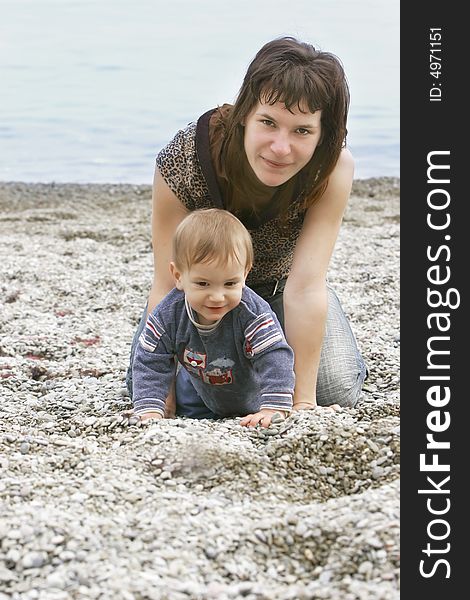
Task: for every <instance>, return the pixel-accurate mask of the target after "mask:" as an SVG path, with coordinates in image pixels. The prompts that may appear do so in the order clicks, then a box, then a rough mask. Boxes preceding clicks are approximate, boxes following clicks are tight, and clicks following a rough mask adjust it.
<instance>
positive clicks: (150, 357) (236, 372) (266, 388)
mask: <svg viewBox="0 0 470 600" xmlns="http://www.w3.org/2000/svg"><path fill="white" fill-rule="evenodd" d="M188 313H191V308H190V307H189V306H187V304H186V302H185V295H184V292H182V291H180V290H177V289H176V288H175V289H173V290H172V291H171V292H170V293H169V294H167V296H165V298H163V300H162V301H161V302H160V303H159V304H158V305H157V306H156V307H155V309H154V310H153V311H152V312H151V313H150V314H149V316H148V318H147V323H146V326H145V328H144V329H143V331H142V334H141V336H140V339H139V343H138V345H137V348H136V352H135V356H134V362H133V366H132V369H133V403H134V410H135V412H136V414H143V413H146V412H150V411H155V412H159V413H161V414H162V415H163V413H164V409H165V398H166V397H167V395H168V393H169V389H170V385H171V383H172V380H173V377H174V374H175V364H176V363H175V360H174V357H176V358H177V359H178V361H179V363H180V364H181V365H182V367H183V368H185V369H186V371H187V372H188V373H189V374H190V376H191V382H192V384H193V385H194V388H195V389H196V391H197V393H198V395H199V396H200V398H201V399H202V400H203V402H204V403H205V404H206V405H207V407H208V408H209V409H210V410H211V411H212V412H213V413H215V414H216V415H218V416H221V417H229V416H245V415H247V414H250V413H255V412H258V411H259V410H261V409H263V408H271V409H275V410H285V411H288V412H289V411H290V410H291V409H292V400H293V393H294V383H295V376H294V353H293V351H292V348H291V347H290V346H289V345H288V344H287V341H286V339H285V336H284V333H283V331H282V329H281V326H280V324H279V321H278V319H277V317H276V315H275V314H274V312H273V311H272V309H271V307H270V305H269V304H268V303H267V302H266V301H265V300H263V298H261V297H260V296H258V295H257V294H256V293H255V292H254V291H253V290H251V289H250V288H249V287H246V286H245V287H244V288H243V293H242V299H241V302H240V304H239V305H238V306H237V307H235V308H234V309H233V310H231V311H230V312H229V313H227V314H226V315H224V317H223V318H222V319H221V320H220V321H219V322H218V323H217V324H215V326H213V327H211V328H210V329H207V328H204V327H203V326H198V325H197V324H195V323H194V322H193V321H194V315H192V318H190V315H189V314H188Z"/></svg>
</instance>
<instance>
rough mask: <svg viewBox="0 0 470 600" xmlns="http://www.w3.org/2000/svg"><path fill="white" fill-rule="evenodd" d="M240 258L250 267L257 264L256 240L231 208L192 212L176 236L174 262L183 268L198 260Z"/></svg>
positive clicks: (184, 220) (179, 267)
mask: <svg viewBox="0 0 470 600" xmlns="http://www.w3.org/2000/svg"><path fill="white" fill-rule="evenodd" d="M230 259H235V260H237V261H238V262H239V263H240V264H241V265H242V266H244V267H246V269H247V271H249V270H250V269H251V267H252V266H253V242H252V240H251V235H250V234H249V232H248V230H247V229H246V227H245V226H244V225H243V223H242V222H241V221H240V220H239V219H237V217H235V215H232V213H230V212H228V211H227V210H222V209H220V208H208V209H200V210H194V211H192V212H190V213H189V215H187V216H186V217H185V218H184V219H183V220H182V221H181V223H180V224H179V225H178V227H177V228H176V231H175V234H174V236H173V262H174V263H175V266H176V267H177V268H178V269H180V270H188V269H190V268H191V267H192V266H193V265H195V264H197V263H204V262H205V263H207V262H212V261H217V262H219V263H220V264H222V265H225V264H227V263H228V261H229V260H230Z"/></svg>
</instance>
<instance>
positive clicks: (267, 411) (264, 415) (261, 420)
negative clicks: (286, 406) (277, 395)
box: [240, 408, 287, 428]
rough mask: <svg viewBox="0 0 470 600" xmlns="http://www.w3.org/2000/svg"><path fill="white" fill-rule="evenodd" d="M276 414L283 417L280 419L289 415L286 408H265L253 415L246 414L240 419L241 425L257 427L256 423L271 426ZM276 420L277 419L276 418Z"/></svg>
mask: <svg viewBox="0 0 470 600" xmlns="http://www.w3.org/2000/svg"><path fill="white" fill-rule="evenodd" d="M274 415H279V416H280V417H281V419H280V420H282V421H283V420H284V419H285V418H286V416H287V413H286V411H284V410H274V409H273V408H263V409H262V410H260V411H259V412H257V413H254V414H252V415H246V417H243V419H242V420H241V421H240V425H242V426H243V427H256V425H258V424H259V425H261V427H264V428H266V427H269V426H270V425H271V422H272V421H273V417H274ZM274 420H275V421H276V420H277V419H274Z"/></svg>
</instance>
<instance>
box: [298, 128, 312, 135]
mask: <svg viewBox="0 0 470 600" xmlns="http://www.w3.org/2000/svg"><path fill="white" fill-rule="evenodd" d="M297 132H298V133H300V135H308V134H309V133H310V131H309V130H308V129H304V128H303V127H301V128H300V129H297Z"/></svg>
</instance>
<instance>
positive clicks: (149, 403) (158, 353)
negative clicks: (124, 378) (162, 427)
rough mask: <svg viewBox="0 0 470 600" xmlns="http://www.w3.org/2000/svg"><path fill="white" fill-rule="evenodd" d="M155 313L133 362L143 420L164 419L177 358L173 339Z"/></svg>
mask: <svg viewBox="0 0 470 600" xmlns="http://www.w3.org/2000/svg"><path fill="white" fill-rule="evenodd" d="M166 338H167V336H166V334H165V330H164V328H163V326H162V324H161V322H160V321H159V320H158V319H157V318H156V317H155V315H154V314H152V313H151V314H149V316H148V318H147V323H146V326H145V328H144V330H143V332H142V334H141V336H140V338H139V342H138V344H137V347H136V351H135V355H134V362H133V365H132V379H133V394H132V396H133V398H132V400H133V403H134V414H136V415H137V416H139V417H140V418H141V419H142V420H143V421H146V420H148V419H152V418H153V419H162V418H163V417H164V413H165V399H166V397H167V395H168V391H169V389H170V386H171V383H172V380H173V377H174V372H175V362H174V359H173V352H172V351H171V348H170V346H171V343H169V340H168V339H166Z"/></svg>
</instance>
